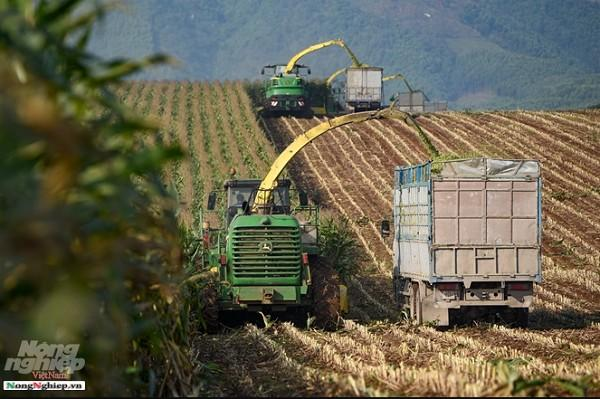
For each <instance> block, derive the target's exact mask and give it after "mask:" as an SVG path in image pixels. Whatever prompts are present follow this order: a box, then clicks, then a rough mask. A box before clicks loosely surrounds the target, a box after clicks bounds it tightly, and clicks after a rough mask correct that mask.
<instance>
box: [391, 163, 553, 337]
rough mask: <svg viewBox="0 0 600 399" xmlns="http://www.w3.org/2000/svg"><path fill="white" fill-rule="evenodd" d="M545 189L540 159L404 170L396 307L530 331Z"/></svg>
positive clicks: (400, 175) (397, 192) (399, 179)
mask: <svg viewBox="0 0 600 399" xmlns="http://www.w3.org/2000/svg"><path fill="white" fill-rule="evenodd" d="M541 192H542V180H541V175H540V164H539V162H538V161H535V160H509V159H489V158H473V159H463V160H453V161H443V162H427V163H424V164H420V165H415V166H406V167H396V168H395V187H394V192H393V217H394V219H393V220H394V239H393V253H394V268H393V279H394V280H393V281H394V284H393V286H394V297H395V299H396V301H397V303H398V304H399V305H400V306H401V307H402V308H404V309H406V310H407V311H409V312H410V316H411V317H412V318H413V319H415V320H416V321H417V322H418V323H422V322H436V323H437V325H439V326H448V325H453V324H457V323H462V322H465V321H472V320H480V319H483V318H489V317H493V318H494V319H497V318H500V321H501V322H502V321H504V322H507V323H509V324H515V325H518V326H526V325H527V322H528V315H529V306H530V305H531V302H532V299H533V287H534V284H539V283H541V281H542V275H541V234H542V223H541ZM386 230H387V231H388V233H389V222H386V221H384V222H382V234H385V232H386Z"/></svg>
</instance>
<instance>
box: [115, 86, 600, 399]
mask: <svg viewBox="0 0 600 399" xmlns="http://www.w3.org/2000/svg"><path fill="white" fill-rule="evenodd" d="M117 92H118V96H119V97H120V98H121V100H122V101H123V102H124V103H126V104H128V105H129V106H131V107H133V108H134V109H135V110H136V111H138V112H139V113H141V114H143V115H145V116H146V117H149V118H151V119H154V120H156V121H158V122H159V123H160V125H161V126H162V128H161V133H160V134H159V136H158V137H159V140H162V142H163V143H170V144H178V145H180V146H181V147H182V148H183V149H184V151H185V153H186V155H187V156H186V157H185V158H183V159H181V160H179V161H177V162H174V163H171V164H170V166H169V167H167V168H166V169H165V170H164V171H163V182H164V184H165V185H166V186H168V187H169V189H171V190H172V191H173V192H174V193H176V195H177V198H178V201H179V205H180V206H179V219H180V220H181V222H182V223H183V224H185V225H186V226H187V227H188V228H190V229H191V230H192V231H197V230H198V229H199V228H200V224H199V223H200V221H201V218H202V209H203V207H204V206H205V202H206V198H207V195H208V193H209V192H210V191H211V190H214V189H220V188H221V187H222V184H223V181H224V180H226V179H227V178H229V176H230V175H231V172H232V171H231V169H232V168H235V171H236V174H235V176H236V177H237V178H260V177H262V176H263V175H264V174H265V173H266V172H267V170H268V168H269V167H270V164H271V162H272V161H273V160H274V159H275V157H276V155H277V154H278V153H279V151H281V150H282V149H283V148H285V146H286V145H287V144H289V143H290V142H291V141H292V140H293V139H294V138H295V137H297V136H298V135H299V134H301V133H303V132H304V131H306V130H307V129H309V128H311V127H313V126H315V125H316V124H318V123H320V122H322V121H324V120H325V119H324V118H323V117H313V118H312V119H301V118H295V117H279V118H260V117H258V116H257V115H256V114H255V113H254V111H253V104H252V102H251V100H250V98H249V96H248V95H247V93H246V92H245V90H244V86H243V83H241V82H233V81H225V82H210V83H207V82H166V81H165V82H144V81H133V82H130V83H128V84H125V85H123V86H121V87H120V88H119V89H118V91H117ZM417 122H418V123H419V124H420V126H421V127H422V128H423V130H424V132H425V134H426V135H427V136H428V137H429V139H430V140H431V142H432V143H433V145H434V146H435V147H436V148H437V150H438V151H439V152H440V153H442V154H444V155H450V156H452V155H464V154H469V155H471V154H473V155H480V156H490V157H502V158H531V159H538V160H540V161H541V164H542V177H543V184H544V186H543V189H544V191H543V231H544V234H543V237H544V239H543V266H542V273H543V278H544V281H543V283H542V284H541V285H539V286H537V287H536V290H535V300H534V304H533V307H532V312H531V319H530V320H531V321H530V328H528V329H512V328H510V329H509V328H506V327H503V326H497V325H490V324H479V325H475V326H471V327H462V328H455V329H453V330H449V331H438V330H437V329H435V328H433V327H431V326H416V325H414V324H412V323H411V322H410V321H407V320H406V317H405V316H404V315H403V314H401V313H400V311H399V309H398V308H397V307H396V305H394V302H393V299H392V287H391V274H390V272H391V257H392V250H391V247H392V246H391V241H390V239H389V238H387V239H384V238H382V237H381V235H380V234H379V226H378V223H379V221H380V220H381V219H384V218H387V219H389V217H390V215H391V212H392V203H391V192H392V188H393V169H394V167H395V166H397V165H407V164H413V163H419V162H424V161H426V160H427V159H428V158H429V155H428V151H427V148H426V147H425V146H424V145H423V143H422V141H421V140H420V139H419V137H418V136H417V134H416V133H415V132H414V131H413V130H411V129H410V128H409V127H407V126H406V125H404V124H403V123H401V122H399V121H391V120H382V121H380V120H373V121H369V122H365V123H362V124H357V125H348V126H345V127H341V128H338V129H336V130H335V131H333V132H331V133H330V134H327V135H325V136H323V137H321V138H319V139H318V140H317V141H316V142H315V143H314V144H312V145H309V146H308V147H306V148H305V149H304V150H303V151H302V152H301V153H300V155H299V156H298V157H296V159H294V160H293V161H292V163H291V165H289V167H288V173H289V176H290V177H291V178H292V179H293V180H294V181H295V183H296V184H298V185H300V186H302V187H305V188H307V189H309V193H310V196H311V198H312V199H313V200H316V201H318V202H319V203H320V204H321V206H322V207H324V208H327V209H329V210H331V211H333V212H335V213H337V214H339V215H342V216H345V217H346V218H348V219H349V220H350V221H351V224H350V227H351V229H352V231H353V233H354V235H355V237H356V239H357V242H358V243H360V245H361V247H362V249H363V250H364V253H365V254H366V255H367V258H368V259H367V260H366V261H364V262H363V264H362V265H361V271H360V273H359V274H358V275H357V276H355V277H354V278H353V279H352V280H351V283H350V287H349V297H350V309H351V310H350V314H349V315H348V317H347V318H346V320H344V321H343V325H342V326H341V328H340V330H339V331H337V332H323V331H318V330H311V329H309V330H302V329H298V328H296V327H294V326H293V325H291V324H289V323H279V322H275V323H273V324H271V323H267V326H265V327H264V328H261V327H262V326H258V327H257V326H254V325H247V326H245V327H242V328H240V329H234V330H227V331H224V332H223V333H222V334H219V335H204V334H201V333H198V334H197V336H195V337H194V338H193V340H192V342H193V346H192V348H191V350H192V352H193V358H195V359H197V362H198V367H204V368H205V369H206V370H205V371H206V373H208V374H209V375H212V376H213V377H214V378H208V379H207V380H206V382H205V383H204V384H205V385H204V386H203V387H202V389H203V390H205V391H206V392H209V393H212V394H215V395H244V396H245V395H249V396H279V395H285V396H289V395H290V394H297V395H303V396H307V395H308V396H322V395H352V396H354V395H355V396H380V395H433V396H448V395H452V396H457V395H460V396H482V395H486V396H490V395H491V396H506V395H539V394H542V395H543V394H545V395H580V394H588V395H599V394H600V301H599V299H600V288H599V287H600V214H599V213H598V209H599V205H600V173H598V172H600V112H599V111H597V110H594V111H592V110H589V111H588V110H586V111H583V110H581V111H563V112H558V111H555V112H533V111H512V112H481V113H473V112H443V113H435V114H424V115H421V116H419V117H418V118H417ZM144 144H147V143H142V145H144Z"/></svg>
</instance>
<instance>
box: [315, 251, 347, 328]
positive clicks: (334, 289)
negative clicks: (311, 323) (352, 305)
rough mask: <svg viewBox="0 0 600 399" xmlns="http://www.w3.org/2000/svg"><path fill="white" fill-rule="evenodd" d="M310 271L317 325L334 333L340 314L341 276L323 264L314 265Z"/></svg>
mask: <svg viewBox="0 0 600 399" xmlns="http://www.w3.org/2000/svg"><path fill="white" fill-rule="evenodd" d="M310 271H311V277H312V291H313V306H312V310H313V314H314V316H315V325H316V326H317V327H318V328H322V329H323V330H327V331H333V330H335V329H336V328H337V325H338V320H339V312H340V288H339V284H340V278H339V275H338V273H337V272H336V271H335V270H334V269H333V268H332V267H329V266H326V265H325V264H323V262H317V264H314V265H313V266H312V267H311V269H310Z"/></svg>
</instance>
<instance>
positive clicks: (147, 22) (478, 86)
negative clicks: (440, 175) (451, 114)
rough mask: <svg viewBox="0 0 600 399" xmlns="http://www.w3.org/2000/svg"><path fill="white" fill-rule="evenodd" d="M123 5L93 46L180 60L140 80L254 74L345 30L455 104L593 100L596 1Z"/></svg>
mask: <svg viewBox="0 0 600 399" xmlns="http://www.w3.org/2000/svg"><path fill="white" fill-rule="evenodd" d="M123 3H124V6H122V7H121V8H122V9H124V10H123V11H121V12H114V13H111V14H109V15H108V16H107V18H106V20H105V22H104V23H103V24H102V25H100V27H99V28H98V29H96V31H95V33H94V35H93V36H92V41H91V49H92V50H93V51H94V52H97V53H99V54H102V55H105V56H108V57H112V56H128V55H133V56H142V55H146V54H150V53H152V52H156V51H160V52H165V53H168V54H171V55H173V56H175V57H177V58H178V59H179V60H180V65H179V66H178V67H177V68H167V67H159V68H156V69H154V70H150V71H148V72H145V73H144V75H141V76H139V77H140V78H146V79H215V80H223V79H226V78H227V79H251V80H253V79H259V78H261V76H260V75H259V72H260V69H261V67H262V66H263V65H265V64H270V63H276V62H284V61H287V60H288V59H289V57H291V56H292V55H293V54H294V53H295V52H297V51H299V50H300V49H302V48H304V47H306V46H308V45H310V44H313V43H316V42H319V41H323V40H328V39H332V38H335V37H342V38H344V40H346V41H347V43H348V44H349V45H350V47H351V48H352V49H353V50H354V51H355V53H356V54H357V55H358V57H359V58H360V59H361V60H363V62H367V63H369V64H371V65H378V66H382V67H384V68H385V71H387V73H389V74H392V73H397V72H402V73H403V74H404V75H405V76H407V77H408V78H409V80H410V82H411V83H412V84H413V86H414V87H415V88H421V89H423V90H424V91H425V92H426V93H427V94H428V95H429V97H430V98H431V99H432V100H436V99H437V100H448V101H449V103H450V106H451V107H452V108H454V109H463V108H472V109H490V108H513V109H514V108H529V109H548V108H583V107H587V106H590V105H594V104H598V103H599V102H600V94H599V93H600V61H599V60H600V46H599V45H598V43H599V40H598V39H599V38H600V25H599V24H598V23H597V21H598V20H600V3H599V2H597V1H591V0H567V1H558V0H551V1H547V0H534V1H528V2H526V3H524V2H522V1H518V0H510V1H506V0H504V1H500V0H494V1H486V2H480V1H474V0H427V1H417V0H409V1H402V2H398V1H389V0H374V1H369V2H368V3H367V2H363V1H359V0H351V1H342V0H331V1H327V2H321V1H316V0H307V1H302V2H285V3H281V2H278V1H250V0H247V1H240V2H231V1H226V0H218V1H211V2H206V1H194V2H190V1H185V0H174V1H169V2H164V1H160V0H144V1H142V0H129V1H125V2H123ZM573 21H577V23H573ZM283 27H285V28H283ZM304 61H305V62H306V63H307V64H309V65H311V66H312V67H313V76H314V77H321V78H322V77H326V76H328V75H329V74H331V73H332V72H333V71H335V70H337V69H338V68H340V67H343V66H345V65H348V60H347V57H346V55H345V54H344V53H343V51H342V50H340V49H327V50H324V51H322V52H320V53H318V54H311V55H309V56H307V57H306V58H305V60H303V62H304ZM400 89H403V87H402V85H401V84H400V83H399V82H397V81H396V82H388V83H386V87H385V90H386V97H388V98H389V97H390V96H391V95H392V94H393V93H394V92H396V91H398V90H400Z"/></svg>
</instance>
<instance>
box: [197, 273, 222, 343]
mask: <svg viewBox="0 0 600 399" xmlns="http://www.w3.org/2000/svg"><path fill="white" fill-rule="evenodd" d="M201 293H202V294H201V297H200V301H201V303H200V315H201V317H202V321H203V324H204V330H205V331H206V332H207V333H209V334H213V333H215V332H217V331H218V329H219V303H218V298H217V289H216V288H215V286H214V284H213V283H208V284H207V285H206V286H204V288H202V291H201Z"/></svg>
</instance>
